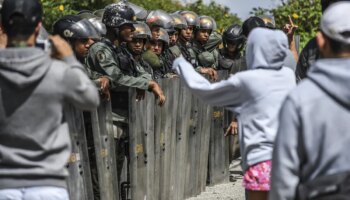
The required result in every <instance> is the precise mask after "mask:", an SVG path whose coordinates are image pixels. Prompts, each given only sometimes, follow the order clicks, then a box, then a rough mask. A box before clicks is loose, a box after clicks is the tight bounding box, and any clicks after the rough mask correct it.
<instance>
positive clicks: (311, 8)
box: [252, 0, 321, 47]
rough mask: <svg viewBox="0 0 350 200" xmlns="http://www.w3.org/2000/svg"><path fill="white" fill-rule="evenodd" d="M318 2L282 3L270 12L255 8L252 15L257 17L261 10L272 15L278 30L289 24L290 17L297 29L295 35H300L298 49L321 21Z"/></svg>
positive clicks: (301, 0)
mask: <svg viewBox="0 0 350 200" xmlns="http://www.w3.org/2000/svg"><path fill="white" fill-rule="evenodd" d="M320 2H321V0H291V1H282V5H280V6H278V7H277V8H274V9H270V10H269V9H263V8H256V9H255V10H253V11H252V13H254V14H256V15H259V14H261V12H260V11H262V10H263V11H267V12H269V13H271V14H273V15H274V17H275V20H276V26H277V27H278V28H283V26H284V25H285V24H286V23H289V18H288V16H291V18H292V20H293V22H294V24H295V25H297V26H298V27H299V28H298V30H297V32H296V34H297V35H300V47H304V46H305V45H306V43H307V42H308V41H309V40H310V39H311V38H313V37H314V36H315V35H316V32H317V30H318V27H319V21H320V19H321V3H320ZM266 14H267V13H266Z"/></svg>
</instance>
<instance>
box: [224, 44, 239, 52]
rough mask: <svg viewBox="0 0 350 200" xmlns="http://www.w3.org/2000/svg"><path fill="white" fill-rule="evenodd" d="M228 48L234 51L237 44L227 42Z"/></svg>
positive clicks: (229, 50)
mask: <svg viewBox="0 0 350 200" xmlns="http://www.w3.org/2000/svg"><path fill="white" fill-rule="evenodd" d="M226 49H227V51H228V52H232V53H233V52H235V51H236V49H237V44H235V43H232V42H231V43H227V46H226Z"/></svg>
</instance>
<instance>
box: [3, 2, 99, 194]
mask: <svg viewBox="0 0 350 200" xmlns="http://www.w3.org/2000/svg"><path fill="white" fill-rule="evenodd" d="M42 13H43V12H42V6H41V4H40V1H39V0H5V1H4V3H3V10H2V13H1V16H2V26H3V28H4V32H5V33H6V35H7V36H8V42H7V46H6V48H5V49H4V50H1V54H0V199H6V200H8V199H11V200H35V199H47V200H49V199H50V200H68V199H69V198H68V192H67V183H66V177H67V176H68V172H67V169H66V166H65V165H66V163H67V161H68V158H69V156H70V153H71V141H70V136H69V131H68V125H67V123H66V122H65V120H64V117H63V112H62V110H63V108H64V106H65V105H66V104H67V103H69V104H73V105H74V106H76V107H78V108H81V109H84V110H90V109H95V108H96V107H97V106H98V104H99V96H98V92H97V89H96V87H95V85H94V84H93V83H92V82H91V81H90V80H89V78H88V77H87V76H86V75H85V72H84V69H83V67H82V66H81V64H80V63H79V62H78V61H77V60H76V59H75V57H74V56H73V51H72V49H71V48H70V46H69V44H68V43H66V42H65V41H64V40H63V39H61V38H60V37H58V36H56V37H51V41H52V44H53V48H54V49H55V57H56V58H59V59H61V60H62V61H64V62H62V61H59V60H57V59H54V58H51V57H50V55H49V54H48V53H46V52H44V51H43V50H42V49H40V48H35V47H34V45H35V41H36V37H37V35H38V33H39V30H40V27H41V21H42Z"/></svg>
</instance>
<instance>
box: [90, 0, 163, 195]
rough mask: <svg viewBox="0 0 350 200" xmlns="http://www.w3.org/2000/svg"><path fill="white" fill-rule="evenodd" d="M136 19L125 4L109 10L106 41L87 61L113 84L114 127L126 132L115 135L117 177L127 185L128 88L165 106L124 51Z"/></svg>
mask: <svg viewBox="0 0 350 200" xmlns="http://www.w3.org/2000/svg"><path fill="white" fill-rule="evenodd" d="M135 19H136V18H135V15H134V11H133V10H132V9H131V8H130V7H129V6H128V5H127V4H126V3H125V2H118V3H115V4H111V5H108V6H106V8H105V9H104V14H103V17H102V22H103V23H104V24H105V25H106V28H107V34H106V38H104V39H103V40H102V41H100V42H95V43H94V44H93V45H92V46H91V47H90V49H89V52H88V56H87V59H86V65H87V66H88V67H89V68H90V69H91V70H93V71H96V72H98V73H101V74H103V75H105V76H108V78H110V80H111V90H110V93H111V103H112V112H113V113H112V115H113V124H114V127H115V129H117V127H118V128H120V129H122V130H123V134H122V135H117V132H115V138H116V155H117V173H118V180H119V181H120V182H123V181H124V180H120V178H121V174H122V171H124V170H125V169H123V163H124V161H125V159H126V158H127V157H128V153H127V152H128V142H127V141H128V139H127V138H128V135H127V133H128V125H127V124H128V113H129V101H128V100H129V94H128V88H130V87H131V88H136V89H137V91H138V95H137V98H138V100H142V99H143V96H144V91H145V90H148V91H151V92H153V93H154V94H155V96H156V97H157V98H158V102H159V105H163V104H164V102H165V96H164V94H163V91H162V89H161V88H160V87H159V85H158V84H157V83H156V82H155V81H153V80H152V76H151V74H149V73H147V72H146V71H145V70H144V69H143V68H137V67H135V65H134V62H133V60H132V59H130V58H131V56H130V54H128V53H127V52H126V51H125V48H124V47H125V45H126V43H127V42H131V41H132V33H133V31H134V29H135V28H134V26H133V24H135V23H136V22H135ZM122 46H123V48H122ZM126 181H127V180H126ZM119 191H121V190H119Z"/></svg>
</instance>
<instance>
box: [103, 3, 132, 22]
mask: <svg viewBox="0 0 350 200" xmlns="http://www.w3.org/2000/svg"><path fill="white" fill-rule="evenodd" d="M104 10H105V11H104V13H103V17H102V22H103V23H104V24H105V25H106V27H107V28H109V27H110V28H119V27H121V26H123V25H124V24H131V25H132V24H135V20H136V16H135V12H134V11H133V10H132V9H131V8H130V7H129V6H128V5H127V3H126V2H124V1H121V2H118V3H113V4H110V5H108V6H106V7H105V9H104Z"/></svg>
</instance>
